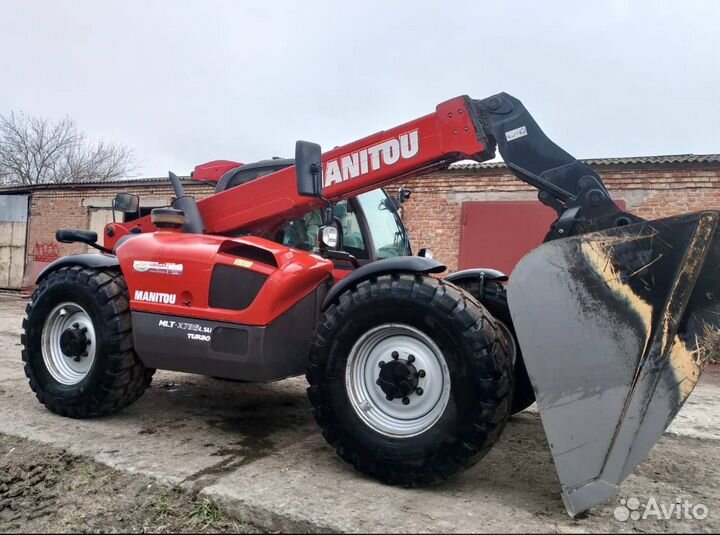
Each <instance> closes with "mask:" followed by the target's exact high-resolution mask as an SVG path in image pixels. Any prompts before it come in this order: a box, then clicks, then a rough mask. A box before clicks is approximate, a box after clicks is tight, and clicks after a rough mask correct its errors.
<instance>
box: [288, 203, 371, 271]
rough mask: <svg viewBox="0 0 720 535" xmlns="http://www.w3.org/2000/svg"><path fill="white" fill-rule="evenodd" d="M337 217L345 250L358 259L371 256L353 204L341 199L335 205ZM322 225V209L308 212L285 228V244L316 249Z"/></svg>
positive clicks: (307, 249) (308, 249)
mask: <svg viewBox="0 0 720 535" xmlns="http://www.w3.org/2000/svg"><path fill="white" fill-rule="evenodd" d="M334 212H335V217H337V218H338V219H339V220H340V224H341V226H342V232H343V250H344V251H346V252H348V253H350V254H351V255H353V256H354V257H355V258H358V259H367V258H369V256H368V252H367V247H366V245H365V240H364V239H363V235H362V229H361V227H360V224H359V222H358V219H357V215H356V214H355V212H354V210H353V209H352V204H351V203H348V202H347V201H340V202H339V203H337V204H336V205H335V206H334ZM321 225H322V210H313V211H312V212H308V213H307V214H305V215H304V216H303V217H302V218H299V219H294V220H292V221H290V222H289V223H288V224H287V225H286V226H285V228H284V229H283V238H282V243H283V245H287V246H288V247H293V248H295V249H301V250H303V251H316V250H317V249H318V243H317V235H318V230H319V229H320V226H321Z"/></svg>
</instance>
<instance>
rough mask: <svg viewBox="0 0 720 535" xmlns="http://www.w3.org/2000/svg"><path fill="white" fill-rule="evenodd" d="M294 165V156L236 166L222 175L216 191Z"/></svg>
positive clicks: (218, 191)
mask: <svg viewBox="0 0 720 535" xmlns="http://www.w3.org/2000/svg"><path fill="white" fill-rule="evenodd" d="M292 165H295V160H294V159H292V158H276V159H275V160H261V161H259V162H254V163H248V164H245V165H241V166H239V167H235V168H234V169H230V170H229V171H227V172H226V173H225V174H224V175H223V176H221V177H220V180H218V183H217V184H216V185H215V193H220V192H221V191H225V190H227V189H230V188H234V187H235V186H239V185H240V184H244V183H245V182H250V181H251V180H255V179H256V178H258V177H261V176H264V175H269V174H272V173H275V172H277V171H280V170H281V169H285V168H286V167H290V166H292Z"/></svg>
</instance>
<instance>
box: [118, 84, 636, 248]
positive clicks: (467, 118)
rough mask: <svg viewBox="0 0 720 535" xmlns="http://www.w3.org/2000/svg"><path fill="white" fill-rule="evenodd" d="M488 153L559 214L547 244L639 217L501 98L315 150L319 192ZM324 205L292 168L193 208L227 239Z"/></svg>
mask: <svg viewBox="0 0 720 535" xmlns="http://www.w3.org/2000/svg"><path fill="white" fill-rule="evenodd" d="M496 149H498V150H499V151H500V154H501V155H502V157H503V159H504V160H505V163H506V164H507V166H508V168H509V169H510V170H511V171H512V172H513V173H514V174H515V175H516V176H517V177H518V178H519V179H520V180H522V181H524V182H527V183H528V184H531V185H532V186H534V187H536V188H537V189H538V190H539V199H540V201H541V202H543V203H545V204H547V205H548V206H551V207H553V208H554V209H555V210H556V211H557V212H558V216H559V217H558V220H557V221H556V222H555V223H554V224H553V226H552V228H551V230H550V232H549V233H548V235H547V237H546V240H550V239H553V238H557V237H566V236H569V235H571V234H580V233H585V232H589V231H593V230H602V229H604V228H608V227H612V226H617V225H623V224H629V223H631V222H636V221H640V219H639V218H637V217H636V216H633V215H632V214H627V213H624V212H622V211H621V210H620V208H618V206H617V205H616V204H615V203H614V202H613V201H612V200H611V199H610V196H609V194H608V192H607V189H606V188H605V186H604V184H603V182H602V180H601V178H600V177H599V176H598V174H597V173H595V172H594V171H593V170H592V169H591V168H590V167H589V166H587V165H586V164H584V163H581V162H578V161H577V160H576V159H575V158H573V157H572V156H571V155H570V154H568V153H567V152H565V151H564V150H562V149H561V148H560V147H558V146H557V145H556V144H555V143H553V142H552V141H551V140H550V139H549V138H548V137H547V136H546V135H545V134H544V133H543V132H542V130H541V129H540V127H539V126H538V125H537V123H536V122H535V120H534V119H533V118H532V116H531V115H530V114H529V113H528V111H527V110H526V109H525V107H524V106H523V105H522V103H521V102H520V101H519V100H517V99H515V98H514V97H512V96H510V95H508V94H506V93H499V94H497V95H494V96H492V97H489V98H486V99H483V100H474V99H471V98H469V97H467V96H460V97H457V98H454V99H452V100H448V101H446V102H443V103H442V104H440V105H438V106H437V108H436V110H435V112H434V113H431V114H428V115H425V116H423V117H420V118H419V119H415V120H413V121H410V122H407V123H404V124H402V125H399V126H396V127H395V128H392V129H390V130H385V131H381V132H378V133H376V134H373V135H371V136H368V137H365V138H363V139H360V140H357V141H354V142H352V143H349V144H347V145H344V146H341V147H336V148H335V149H333V150H331V151H328V152H326V153H324V154H323V157H322V160H323V171H324V173H323V175H324V178H323V182H324V183H323V186H324V188H323V196H324V198H325V199H328V200H330V201H337V200H340V199H343V198H347V197H352V196H355V195H357V194H359V193H362V192H364V191H367V190H371V189H374V188H377V187H380V186H383V185H385V184H387V183H389V182H393V181H396V180H398V179H401V178H404V177H409V176H417V175H422V174H426V173H429V172H431V171H433V170H435V169H438V168H442V167H445V166H447V165H448V164H450V163H452V162H456V161H458V160H463V159H472V160H475V161H478V162H482V161H486V160H489V159H492V158H493V157H494V156H495V150H496ZM323 202H324V201H323V200H322V199H318V198H314V197H304V196H301V195H299V194H298V192H297V183H296V179H295V167H294V166H293V167H287V168H285V169H282V170H280V171H277V172H275V173H272V174H270V175H266V176H264V177H261V178H258V179H256V180H253V181H251V182H247V183H245V184H242V185H240V186H236V187H234V188H231V189H228V190H225V191H223V192H220V193H216V194H214V195H211V196H210V197H207V198H205V199H202V200H200V201H198V208H199V211H200V213H201V215H202V220H203V222H204V225H205V231H206V232H207V233H210V234H229V233H234V232H238V231H252V230H254V229H258V228H262V227H263V226H269V225H274V224H277V223H278V221H279V219H282V220H290V219H293V218H295V217H299V216H301V215H302V214H304V213H307V212H308V211H310V210H312V209H315V208H319V207H321V206H322V204H323ZM134 223H135V222H134ZM136 224H137V223H136ZM140 226H142V227H143V228H146V225H145V224H143V223H140ZM116 227H117V226H116Z"/></svg>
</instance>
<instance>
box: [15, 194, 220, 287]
mask: <svg viewBox="0 0 720 535" xmlns="http://www.w3.org/2000/svg"><path fill="white" fill-rule="evenodd" d="M118 191H126V192H128V193H134V194H136V195H139V196H140V204H141V205H143V204H144V205H145V206H149V204H147V203H148V202H149V201H150V202H152V203H153V204H157V205H161V204H169V202H170V201H171V199H172V197H173V192H172V188H171V187H170V184H169V183H168V185H167V186H164V185H143V184H138V185H136V186H127V185H119V186H117V187H115V188H113V187H95V188H88V187H86V186H82V187H77V186H76V187H72V186H66V187H58V188H52V189H37V190H35V191H33V192H32V194H31V196H30V206H29V212H30V213H29V220H28V233H27V248H26V259H27V260H26V265H25V266H26V267H25V276H24V283H23V285H24V286H31V285H32V284H33V283H34V281H35V278H36V276H37V274H38V273H39V272H40V271H41V270H42V269H43V268H44V267H45V266H46V265H47V264H48V263H49V262H51V261H53V260H55V259H56V258H59V257H61V256H65V255H68V254H75V253H83V252H86V250H87V246H86V245H83V244H77V243H74V244H64V243H58V242H57V241H55V231H56V230H57V229H59V228H76V229H85V228H88V223H89V213H90V211H91V210H93V209H107V208H109V207H110V206H111V203H112V199H113V198H114V196H115V194H116V193H117V192H118ZM185 191H186V192H187V193H188V194H189V195H193V196H195V197H196V198H202V197H204V196H206V195H209V194H210V193H212V191H213V188H212V187H211V186H209V185H205V184H197V185H194V184H193V185H190V186H186V187H185ZM118 215H119V214H118ZM100 241H101V243H102V238H100Z"/></svg>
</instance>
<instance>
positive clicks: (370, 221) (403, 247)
mask: <svg viewBox="0 0 720 535" xmlns="http://www.w3.org/2000/svg"><path fill="white" fill-rule="evenodd" d="M357 199H358V202H359V203H360V206H361V207H362V211H363V214H364V215H365V219H366V221H367V225H368V228H369V229H370V235H371V236H372V241H373V245H374V248H375V256H376V257H377V258H378V259H382V258H392V257H395V256H406V255H409V254H410V250H409V246H408V243H407V240H406V239H405V232H404V230H403V227H402V226H401V224H400V221H399V216H398V215H397V212H396V211H395V207H394V206H393V204H392V200H390V199H389V198H388V196H387V195H386V194H385V192H384V191H383V190H381V189H376V190H372V191H368V192H367V193H363V194H362V195H358V197H357Z"/></svg>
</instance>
